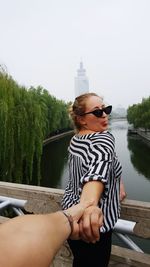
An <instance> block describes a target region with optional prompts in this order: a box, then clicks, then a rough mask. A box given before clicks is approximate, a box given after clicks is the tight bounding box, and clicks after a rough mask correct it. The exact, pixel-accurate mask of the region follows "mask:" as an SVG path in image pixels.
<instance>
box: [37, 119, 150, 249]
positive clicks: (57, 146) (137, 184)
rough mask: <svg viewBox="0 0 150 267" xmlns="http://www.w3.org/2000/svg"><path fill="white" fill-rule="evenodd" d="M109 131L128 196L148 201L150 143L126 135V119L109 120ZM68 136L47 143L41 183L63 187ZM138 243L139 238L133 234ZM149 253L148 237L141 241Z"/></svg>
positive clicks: (47, 185) (149, 193) (66, 175)
mask: <svg viewBox="0 0 150 267" xmlns="http://www.w3.org/2000/svg"><path fill="white" fill-rule="evenodd" d="M110 131H111V132H112V134H113V135H114V137H115V140H116V152H117V154H118V157H119V160H120V161H121V163H122V166H123V174H122V177H123V180H124V184H125V187H126V191H127V197H128V199H134V200H141V201H147V202H150V143H148V142H147V141H145V140H143V139H142V138H141V137H139V136H137V135H130V136H128V134H127V133H128V123H127V121H126V120H112V121H111V124H110ZM70 138H71V136H66V137H63V138H62V139H59V140H56V141H53V142H51V143H49V144H48V145H46V146H45V147H44V150H43V157H42V164H41V169H42V180H41V183H40V185H41V186H46V187H53V188H61V189H64V188H65V186H66V184H67V181H68V168H67V147H68V144H69V141H70ZM135 240H136V243H137V244H138V245H139V244H140V245H141V240H140V239H138V238H136V239H135ZM142 249H144V251H145V252H148V253H150V241H149V240H148V241H143V242H142Z"/></svg>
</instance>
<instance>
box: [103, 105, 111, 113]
mask: <svg viewBox="0 0 150 267" xmlns="http://www.w3.org/2000/svg"><path fill="white" fill-rule="evenodd" d="M103 110H104V112H105V113H106V114H110V113H111V111H112V106H108V107H106V108H104V109H103Z"/></svg>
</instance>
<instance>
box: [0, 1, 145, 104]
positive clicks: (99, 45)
mask: <svg viewBox="0 0 150 267" xmlns="http://www.w3.org/2000/svg"><path fill="white" fill-rule="evenodd" d="M81 58H82V61H83V64H84V67H85V68H86V71H87V76H88V78H89V84H90V91H93V92H96V93H98V94H100V95H103V96H104V98H105V100H106V101H107V102H109V103H110V104H112V105H114V106H118V105H119V104H120V105H121V106H123V107H127V106H128V105H132V104H134V103H139V102H141V101H142V98H143V97H148V96H149V95H150V0H5V1H4V0H0V64H4V65H6V67H7V70H8V72H9V73H10V74H11V75H12V77H13V78H14V79H15V80H16V81H17V82H18V83H19V84H21V85H25V86H26V87H29V86H31V85H33V86H38V85H41V86H43V87H44V88H46V89H47V90H49V92H50V93H51V94H52V95H54V96H56V97H57V98H58V99H63V100H65V101H70V100H71V101H72V100H73V99H74V77H75V76H76V70H77V68H78V67H79V62H80V59H81Z"/></svg>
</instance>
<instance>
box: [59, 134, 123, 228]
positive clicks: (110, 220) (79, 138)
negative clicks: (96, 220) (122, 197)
mask: <svg viewBox="0 0 150 267" xmlns="http://www.w3.org/2000/svg"><path fill="white" fill-rule="evenodd" d="M68 151H69V157H68V163H69V182H68V185H67V187H66V189H65V194H64V196H63V200H62V208H63V209H67V208H69V207H71V206H72V205H73V204H77V203H79V200H80V195H81V192H82V188H83V185H84V184H85V183H86V182H89V181H93V180H94V181H101V182H102V183H104V192H103V195H102V197H101V199H100V201H99V207H101V209H102V211H103V215H104V225H103V226H102V227H101V229H100V230H101V232H107V231H109V230H110V229H113V228H114V225H115V223H116V221H117V219H118V217H119V216H120V201H119V192H120V177H121V172H122V167H121V164H120V162H119V161H118V158H117V156H116V153H115V139H114V137H113V135H112V134H111V133H109V132H107V131H105V132H103V133H100V132H96V133H91V134H86V135H78V134H77V135H74V136H73V137H72V139H71V142H70V146H69V149H68Z"/></svg>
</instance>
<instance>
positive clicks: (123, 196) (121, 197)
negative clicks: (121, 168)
mask: <svg viewBox="0 0 150 267" xmlns="http://www.w3.org/2000/svg"><path fill="white" fill-rule="evenodd" d="M126 196H127V193H126V191H125V186H124V183H123V181H122V179H121V181H120V201H123V200H124V199H125V198H126Z"/></svg>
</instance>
